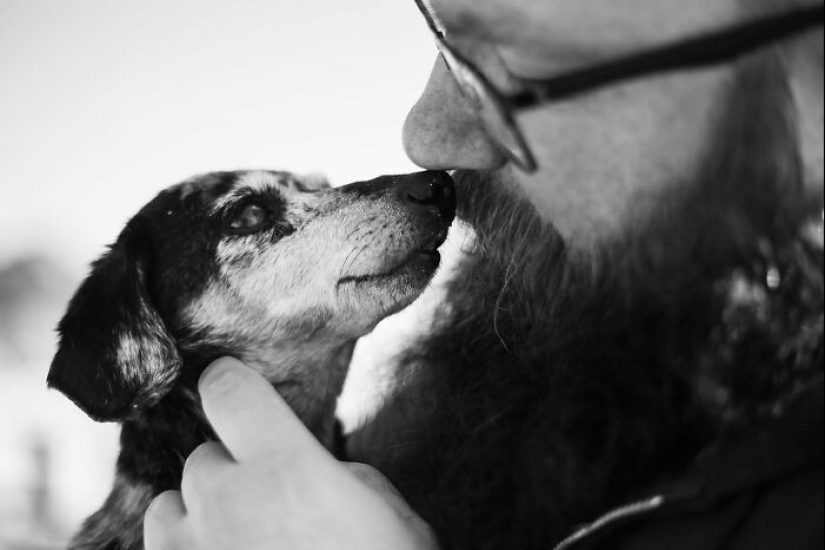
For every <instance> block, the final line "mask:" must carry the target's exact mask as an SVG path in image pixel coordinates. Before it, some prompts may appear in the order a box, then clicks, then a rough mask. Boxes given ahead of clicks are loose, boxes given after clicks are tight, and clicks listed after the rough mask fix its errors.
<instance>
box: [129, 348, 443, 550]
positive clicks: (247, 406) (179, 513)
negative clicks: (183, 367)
mask: <svg viewBox="0 0 825 550" xmlns="http://www.w3.org/2000/svg"><path fill="white" fill-rule="evenodd" d="M200 392H201V397H202V400H203V407H204V410H205V412H206V415H207V417H208V418H209V420H210V422H211V423H212V426H213V428H214V429H215V432H216V433H217V434H218V436H219V437H220V438H221V440H222V441H223V444H221V443H217V442H211V443H205V444H203V445H201V446H200V447H198V448H197V449H196V450H195V451H194V452H193V453H192V455H191V456H190V457H189V459H188V460H187V462H186V466H185V468H184V472H183V481H182V483H181V490H180V492H178V491H168V492H166V493H163V494H161V495H159V496H158V497H157V498H156V499H155V500H154V501H153V503H152V505H151V506H150V507H149V510H148V511H147V512H146V518H145V523H144V534H145V546H146V550H235V549H241V548H242V549H244V550H258V549H260V550H272V549H279V550H333V549H334V550H339V549H340V550H351V549H353V548H358V549H359V550H387V549H388V548H392V549H393V550H435V549H436V548H437V546H436V543H435V540H434V537H433V535H432V533H431V531H430V529H429V527H428V526H427V525H426V524H425V523H424V522H423V521H422V520H421V519H420V518H419V517H418V516H417V515H416V514H415V513H414V512H413V511H412V510H411V509H410V508H409V506H408V505H407V504H406V503H405V502H404V500H403V499H402V498H401V497H400V495H398V493H397V492H396V491H395V490H394V489H393V488H392V487H391V486H390V484H389V482H388V481H386V479H385V478H384V477H383V476H381V474H379V473H378V472H377V471H375V470H373V469H372V468H369V467H367V466H362V465H346V464H342V463H340V462H338V461H337V460H335V459H334V458H333V457H332V456H331V455H330V454H329V453H328V452H327V451H326V449H324V448H323V447H322V446H321V445H320V443H318V442H317V441H316V440H315V438H314V437H313V436H312V435H311V434H310V433H309V432H308V431H307V430H306V428H305V427H304V426H303V424H301V422H300V421H299V420H298V418H297V417H296V416H295V414H294V413H293V412H292V410H291V409H290V408H289V407H288V406H287V405H286V403H285V402H284V401H283V400H282V399H281V397H280V396H279V395H278V394H277V393H276V392H275V391H274V390H273V389H272V387H271V386H270V385H269V383H267V382H266V380H264V379H263V378H261V377H260V376H259V375H258V374H256V373H255V372H254V371H252V370H251V369H249V368H247V367H245V366H244V365H243V364H241V363H240V362H238V361H236V360H233V359H221V360H219V361H217V362H215V363H214V364H213V365H212V366H210V367H209V368H208V369H207V370H206V371H205V372H204V374H203V376H202V377H201V381H200Z"/></svg>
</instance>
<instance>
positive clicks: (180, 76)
mask: <svg viewBox="0 0 825 550" xmlns="http://www.w3.org/2000/svg"><path fill="white" fill-rule="evenodd" d="M434 57H435V52H434V48H433V45H432V40H431V38H430V36H429V35H428V32H427V29H426V26H425V25H424V24H423V22H422V21H421V20H420V16H419V14H418V13H417V11H416V8H415V5H414V3H413V2H411V1H403V0H399V1H393V2H389V1H387V0H347V1H346V2H341V1H340V0H316V1H313V2H296V1H294V0H268V1H264V0H231V1H230V0H142V1H140V2H132V1H127V0H0V75H1V76H0V78H2V81H0V182H2V183H0V185H2V198H0V550H22V549H41V550H42V549H52V548H60V547H61V546H62V545H63V544H65V541H66V540H67V538H68V537H69V536H70V535H71V533H73V532H74V531H75V530H76V529H77V527H78V526H79V524H80V522H81V520H82V519H83V518H84V517H86V516H88V515H89V514H90V513H92V512H93V511H94V510H96V509H97V507H99V506H100V504H101V503H102V501H103V499H104V497H105V495H106V493H107V492H108V489H109V487H110V484H111V480H112V474H113V468H114V457H115V453H116V450H117V440H116V439H117V431H118V430H117V426H113V425H101V424H95V423H94V422H92V421H91V420H89V419H88V418H86V417H85V416H84V415H83V414H82V413H81V412H80V411H79V410H78V409H76V408H75V407H74V406H73V405H72V404H71V403H70V402H69V401H68V400H67V399H66V398H65V397H63V396H62V395H60V394H58V393H57V392H50V391H47V390H46V388H45V378H46V373H47V371H48V367H49V363H50V361H51V357H52V355H53V353H54V347H55V334H54V327H55V325H56V323H57V321H58V320H59V318H60V316H61V314H62V312H63V310H64V308H65V305H66V302H67V300H68V298H69V297H70V296H71V293H72V291H73V290H74V288H75V287H76V286H77V284H78V283H79V282H80V280H81V279H82V277H83V276H84V275H85V273H86V270H87V266H88V264H89V262H90V261H91V260H93V259H94V258H96V257H97V256H98V255H99V254H101V253H102V252H103V250H104V247H105V245H106V244H108V243H109V242H112V241H113V240H114V238H115V237H116V236H117V234H118V232H119V231H120V229H121V228H122V226H123V224H124V223H125V222H126V220H127V219H128V218H129V217H130V216H131V215H132V214H134V213H135V212H136V211H137V210H138V208H139V207H140V206H142V205H143V204H144V203H145V202H147V201H148V200H150V199H151V198H152V197H153V196H154V195H155V194H156V193H157V192H158V191H159V190H160V189H162V188H164V187H167V186H169V185H171V184H174V183H176V182H178V181H180V180H182V179H185V178H187V177H189V176H191V175H193V174H196V173H200V172H205V171H210V170H222V169H238V168H273V169H285V170H291V171H296V172H314V173H323V174H326V175H327V176H328V177H329V178H330V180H331V181H332V182H333V183H334V184H344V183H348V182H351V181H355V180H359V179H368V178H372V177H374V176H377V175H380V174H385V173H398V172H406V171H413V170H415V168H414V167H413V166H412V165H411V164H410V162H409V161H408V160H407V159H406V157H405V156H404V154H403V151H402V148H401V139H400V135H401V127H402V124H403V121H404V117H405V115H406V113H407V110H408V109H409V107H410V106H411V105H412V104H413V102H414V101H415V99H416V98H417V95H418V93H419V92H420V90H421V89H422V88H423V86H424V84H425V82H426V78H427V75H428V73H429V69H430V66H431V64H432V61H433V59H434ZM457 239H458V238H456V237H454V238H453V247H455V246H456V244H455V243H456V241H457ZM438 299H439V297H438V292H436V291H431V292H430V293H428V295H426V296H425V297H424V298H423V299H422V300H421V301H420V302H419V303H417V304H416V305H415V306H414V307H413V308H412V309H411V310H408V311H406V312H404V313H402V314H401V315H400V316H398V317H397V318H393V319H391V320H389V321H388V322H386V323H384V324H383V325H382V326H381V327H379V329H378V330H377V331H376V333H374V334H373V335H372V336H370V337H368V338H367V339H366V340H365V341H364V342H362V344H361V345H360V346H359V349H358V352H357V355H356V359H355V365H354V371H353V375H352V376H351V379H350V381H349V383H348V387H347V390H346V392H345V396H344V398H343V399H342V404H341V414H342V416H343V417H344V418H345V419H346V421H347V422H348V423H350V425H351V424H352V423H354V422H356V421H357V420H358V419H359V418H361V417H363V415H365V414H367V413H368V411H369V410H370V408H371V407H373V406H374V404H375V402H376V397H377V396H379V395H380V394H381V391H382V389H383V388H384V385H383V378H382V374H384V373H385V370H386V369H387V366H388V365H389V364H390V363H391V359H392V356H393V354H394V353H395V352H396V350H398V349H399V347H400V346H403V343H404V342H405V341H406V339H407V338H409V337H410V335H411V334H413V333H414V332H415V331H416V330H417V329H420V327H422V326H426V320H427V315H428V314H429V312H430V311H431V310H432V306H433V305H434V304H436V303H437V301H438Z"/></svg>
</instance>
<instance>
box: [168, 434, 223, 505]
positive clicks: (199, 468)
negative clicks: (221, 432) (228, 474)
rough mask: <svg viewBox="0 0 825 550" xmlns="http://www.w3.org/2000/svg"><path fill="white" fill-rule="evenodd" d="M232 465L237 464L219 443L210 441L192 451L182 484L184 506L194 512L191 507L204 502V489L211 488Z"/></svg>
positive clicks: (185, 467)
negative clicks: (224, 469)
mask: <svg viewBox="0 0 825 550" xmlns="http://www.w3.org/2000/svg"><path fill="white" fill-rule="evenodd" d="M232 464H235V460H234V459H233V458H232V456H231V455H230V454H229V451H227V450H226V447H224V446H223V444H221V443H219V442H217V441H209V442H207V443H204V444H202V445H200V446H199V447H198V448H197V449H195V450H194V451H192V454H190V455H189V458H187V459H186V464H185V465H184V467H183V478H182V479H181V484H180V492H181V495H182V497H183V502H184V506H186V508H187V510H188V511H190V512H192V510H190V509H189V507H190V506H192V505H195V504H197V503H198V502H201V501H202V499H201V497H202V496H203V495H202V494H201V493H202V492H203V488H204V487H210V486H211V484H212V483H214V480H215V478H216V477H218V475H219V474H220V471H221V470H222V469H223V468H224V467H226V466H228V465H232ZM195 513H197V512H195Z"/></svg>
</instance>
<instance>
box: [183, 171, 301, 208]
mask: <svg viewBox="0 0 825 550" xmlns="http://www.w3.org/2000/svg"><path fill="white" fill-rule="evenodd" d="M240 191H252V192H267V191H277V192H280V193H284V194H288V193H290V192H305V191H307V189H306V187H305V186H304V184H303V183H302V182H301V181H300V180H299V178H298V177H296V176H295V175H293V174H291V173H289V172H276V171H269V170H248V171H238V172H211V173H208V174H203V175H199V176H195V177H193V178H191V179H188V180H186V181H184V182H182V183H180V184H179V185H178V186H177V192H178V198H179V199H180V200H181V201H186V200H187V199H190V198H192V197H195V196H197V197H199V198H203V199H207V200H210V199H212V200H219V199H220V198H222V197H225V196H227V195H231V194H234V193H237V192H240Z"/></svg>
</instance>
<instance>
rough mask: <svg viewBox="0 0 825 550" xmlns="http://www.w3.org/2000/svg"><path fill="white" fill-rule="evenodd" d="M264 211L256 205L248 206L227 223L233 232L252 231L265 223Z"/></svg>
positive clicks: (265, 215) (265, 214) (265, 213)
mask: <svg viewBox="0 0 825 550" xmlns="http://www.w3.org/2000/svg"><path fill="white" fill-rule="evenodd" d="M267 218H268V216H267V212H266V210H265V209H264V208H263V207H262V206H260V205H258V204H249V205H247V206H246V207H244V209H243V210H241V211H240V213H238V214H237V215H235V217H234V218H233V219H232V221H231V222H230V223H229V227H231V228H232V229H233V230H235V231H254V230H255V229H258V228H260V227H261V226H263V225H264V224H265V223H266V221H267Z"/></svg>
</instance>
